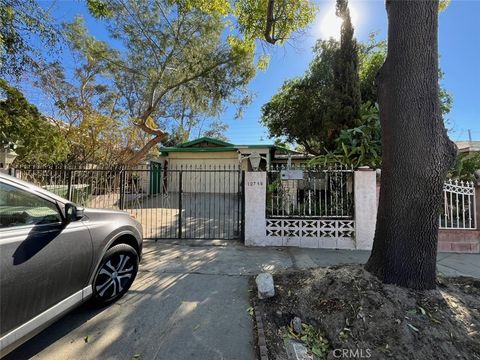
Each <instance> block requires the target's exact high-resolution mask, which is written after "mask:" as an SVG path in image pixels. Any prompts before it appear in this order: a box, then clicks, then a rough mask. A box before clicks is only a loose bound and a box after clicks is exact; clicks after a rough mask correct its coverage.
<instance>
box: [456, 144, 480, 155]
mask: <svg viewBox="0 0 480 360" xmlns="http://www.w3.org/2000/svg"><path fill="white" fill-rule="evenodd" d="M455 144H456V145H457V147H458V152H459V153H469V154H470V153H474V152H480V141H456V142H455Z"/></svg>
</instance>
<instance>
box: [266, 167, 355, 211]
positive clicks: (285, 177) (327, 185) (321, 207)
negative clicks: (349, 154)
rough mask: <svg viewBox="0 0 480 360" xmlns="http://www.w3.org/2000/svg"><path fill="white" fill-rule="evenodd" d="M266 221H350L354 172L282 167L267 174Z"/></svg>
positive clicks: (272, 168) (270, 170)
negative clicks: (295, 219) (315, 219)
mask: <svg viewBox="0 0 480 360" xmlns="http://www.w3.org/2000/svg"><path fill="white" fill-rule="evenodd" d="M267 178H268V181H267V204H266V208H267V217H268V218H318V219H353V169H352V168H348V167H346V166H343V165H336V166H332V167H328V168H321V167H307V166H296V167H293V168H292V167H290V168H287V167H286V166H284V165H279V166H273V167H271V168H270V169H269V171H268V172H267Z"/></svg>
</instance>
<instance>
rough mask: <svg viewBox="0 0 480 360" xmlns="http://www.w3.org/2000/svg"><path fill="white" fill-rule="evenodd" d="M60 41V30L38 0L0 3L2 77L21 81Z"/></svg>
mask: <svg viewBox="0 0 480 360" xmlns="http://www.w3.org/2000/svg"><path fill="white" fill-rule="evenodd" d="M34 40H35V41H34ZM58 41H59V32H58V29H57V28H56V26H55V24H54V23H53V22H52V21H51V19H50V16H49V13H48V12H47V11H46V10H45V9H43V8H42V7H41V6H40V5H39V4H38V3H37V2H36V1H35V0H0V76H2V77H4V76H14V77H19V76H20V75H21V74H22V73H23V72H24V71H26V70H28V69H32V67H35V65H36V64H37V62H38V61H39V60H40V59H41V58H43V57H44V55H45V50H48V49H52V48H53V47H54V46H55V45H57V44H58Z"/></svg>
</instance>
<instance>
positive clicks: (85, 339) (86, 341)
mask: <svg viewBox="0 0 480 360" xmlns="http://www.w3.org/2000/svg"><path fill="white" fill-rule="evenodd" d="M83 341H85V343H88V335H87V336H85V337H84V338H83Z"/></svg>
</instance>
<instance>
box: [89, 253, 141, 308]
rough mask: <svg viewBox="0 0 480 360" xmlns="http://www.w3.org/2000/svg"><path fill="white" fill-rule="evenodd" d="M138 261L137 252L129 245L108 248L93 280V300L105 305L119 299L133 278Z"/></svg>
mask: <svg viewBox="0 0 480 360" xmlns="http://www.w3.org/2000/svg"><path fill="white" fill-rule="evenodd" d="M138 262H139V259H138V254H137V252H136V251H135V249H134V248H132V247H131V246H130V245H127V244H118V245H115V246H113V247H112V248H110V249H108V250H107V252H106V253H105V256H104V257H103V259H102V262H101V263H100V266H99V267H98V270H97V273H96V274H95V279H94V281H93V299H92V300H93V302H94V303H96V304H98V305H107V304H110V303H112V302H114V301H116V300H118V299H120V298H121V297H122V296H123V295H124V294H125V293H126V292H127V291H128V289H129V288H130V286H131V285H132V283H133V280H135V276H136V275H137V271H138Z"/></svg>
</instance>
